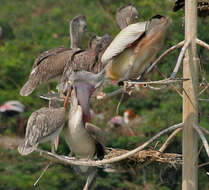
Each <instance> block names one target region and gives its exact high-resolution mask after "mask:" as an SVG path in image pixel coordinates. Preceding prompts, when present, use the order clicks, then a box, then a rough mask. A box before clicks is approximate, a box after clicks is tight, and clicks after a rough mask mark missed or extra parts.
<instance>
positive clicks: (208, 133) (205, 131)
mask: <svg viewBox="0 0 209 190" xmlns="http://www.w3.org/2000/svg"><path fill="white" fill-rule="evenodd" d="M200 129H201V130H202V131H203V132H204V133H206V134H207V135H209V131H208V130H207V129H205V128H204V127H200Z"/></svg>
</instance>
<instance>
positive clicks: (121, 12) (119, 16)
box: [115, 3, 139, 30]
mask: <svg viewBox="0 0 209 190" xmlns="http://www.w3.org/2000/svg"><path fill="white" fill-rule="evenodd" d="M115 17H116V21H117V24H118V26H119V28H120V29H121V30H122V29H123V28H125V27H126V26H128V25H129V24H133V23H136V22H138V18H139V12H138V11H137V9H136V7H135V6H134V5H133V4H131V3H129V4H127V5H124V6H122V7H120V8H119V9H118V10H117V12H116V15H115Z"/></svg>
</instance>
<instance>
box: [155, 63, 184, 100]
mask: <svg viewBox="0 0 209 190" xmlns="http://www.w3.org/2000/svg"><path fill="white" fill-rule="evenodd" d="M156 69H157V72H158V73H160V75H161V76H162V77H163V78H164V79H168V78H167V77H166V75H165V74H163V73H162V72H161V71H160V70H159V69H158V68H157V67H156ZM170 86H171V88H172V89H173V90H174V91H175V92H176V93H177V94H178V95H179V96H181V97H182V98H183V95H182V94H181V92H180V91H179V90H178V89H177V88H176V87H175V86H174V85H173V84H171V85H170Z"/></svg>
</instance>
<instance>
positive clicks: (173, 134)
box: [159, 128, 182, 152]
mask: <svg viewBox="0 0 209 190" xmlns="http://www.w3.org/2000/svg"><path fill="white" fill-rule="evenodd" d="M180 131H182V128H179V129H176V130H175V131H174V132H173V133H172V134H171V135H170V136H169V137H168V138H167V140H166V141H165V143H164V144H163V145H162V146H161V148H160V149H159V151H160V152H164V151H165V149H166V148H167V147H168V145H169V144H170V143H171V141H172V140H173V139H174V138H175V137H176V135H177V134H178V133H179V132H180Z"/></svg>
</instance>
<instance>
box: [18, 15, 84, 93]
mask: <svg viewBox="0 0 209 190" xmlns="http://www.w3.org/2000/svg"><path fill="white" fill-rule="evenodd" d="M85 30H86V18H85V16H83V15H80V16H77V17H75V18H74V19H73V20H72V21H71V22H70V36H71V47H73V48H74V49H70V48H65V47H63V46H61V47H57V48H54V49H51V50H48V51H45V52H43V53H42V54H41V55H40V56H39V57H38V58H37V59H36V60H35V62H34V64H33V69H32V71H31V73H30V75H29V79H28V81H27V82H26V83H25V85H24V86H23V87H22V89H21V90H20V95H21V96H28V95H29V94H31V93H32V92H33V91H34V90H35V89H36V87H37V86H38V85H40V84H44V83H48V82H51V81H54V80H59V78H60V77H61V76H62V73H63V71H64V67H65V65H66V64H67V62H68V61H69V60H70V59H71V57H72V56H73V54H75V53H76V52H78V51H80V50H79V49H78V47H79V43H80V40H81V38H82V36H83V34H84V31H85Z"/></svg>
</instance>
